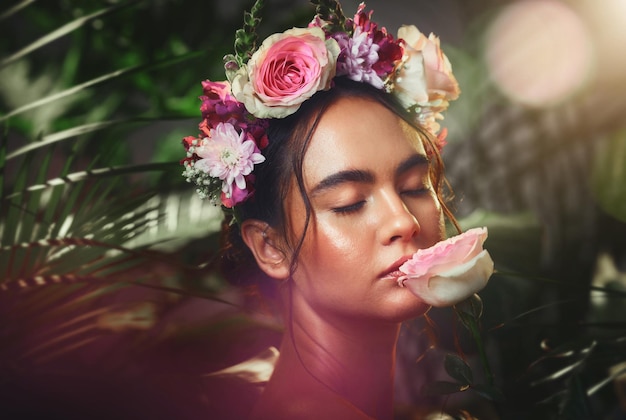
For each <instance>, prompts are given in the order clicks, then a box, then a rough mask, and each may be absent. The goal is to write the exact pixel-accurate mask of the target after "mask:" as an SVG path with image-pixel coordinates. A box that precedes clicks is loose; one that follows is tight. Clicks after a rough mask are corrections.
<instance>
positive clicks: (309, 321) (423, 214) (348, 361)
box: [247, 98, 444, 419]
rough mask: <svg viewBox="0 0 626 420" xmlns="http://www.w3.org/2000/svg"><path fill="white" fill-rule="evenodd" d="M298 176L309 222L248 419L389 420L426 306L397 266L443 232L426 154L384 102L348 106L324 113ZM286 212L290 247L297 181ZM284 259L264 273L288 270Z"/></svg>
mask: <svg viewBox="0 0 626 420" xmlns="http://www.w3.org/2000/svg"><path fill="white" fill-rule="evenodd" d="M303 175H304V182H305V187H306V190H307V193H308V195H309V197H310V200H311V206H312V208H313V216H312V218H311V223H310V225H309V228H308V230H307V232H306V238H305V241H304V244H303V247H302V249H301V252H300V255H299V257H298V266H297V269H296V271H295V273H294V275H293V278H292V279H291V280H288V279H287V277H288V275H287V274H281V275H276V274H275V275H274V277H277V278H278V280H280V281H286V283H284V284H283V286H284V287H283V288H282V291H283V292H284V293H283V297H284V302H285V303H286V305H285V306H286V310H285V313H286V315H285V320H286V324H287V326H286V332H285V336H284V339H283V342H282V344H281V348H280V357H279V359H278V362H277V365H276V368H275V370H274V374H273V376H272V378H271V379H270V381H269V383H268V385H267V386H266V388H265V391H264V393H263V395H262V397H261V398H260V400H259V403H258V404H257V406H256V407H255V410H254V411H253V415H252V418H255V419H261V418H272V419H320V418H324V419H326V418H327V419H368V418H369V419H371V418H376V419H391V418H392V413H393V410H392V407H393V377H394V366H395V351H396V342H397V339H398V334H399V331H400V323H401V322H402V321H405V320H408V319H411V318H413V317H416V316H419V315H421V314H423V313H424V311H425V310H426V309H427V308H428V306H427V305H426V304H424V303H423V302H421V301H420V300H419V298H417V297H416V296H415V295H414V294H412V293H411V292H410V291H409V290H407V288H402V287H399V286H398V283H397V278H398V277H399V276H400V275H402V274H403V273H401V272H400V271H398V267H399V266H400V265H401V264H402V263H404V262H405V261H406V260H407V259H409V258H410V257H411V256H412V255H413V253H414V252H415V251H416V250H417V249H420V248H426V247H429V246H431V245H434V244H435V243H436V242H438V241H439V240H441V239H442V238H443V231H444V230H443V217H442V211H441V206H440V204H439V202H438V200H437V198H436V195H435V193H434V192H433V191H432V186H431V182H430V178H429V166H428V159H427V158H426V153H425V152H424V147H423V145H422V143H421V141H420V139H419V137H418V135H417V133H416V131H415V130H414V129H412V128H411V127H410V126H408V124H406V123H405V122H403V121H402V120H401V119H400V118H399V117H398V116H396V115H395V114H394V113H392V112H391V111H389V110H387V109H386V108H385V107H383V106H382V105H380V104H378V103H377V102H374V101H372V100H366V99H360V98H344V99H340V100H339V101H338V102H337V103H335V104H334V105H333V106H331V107H330V108H329V109H328V110H327V111H326V113H325V114H324V115H323V116H322V119H321V120H320V124H319V126H318V128H317V130H316V131H315V133H314V135H313V137H312V139H311V144H310V146H309V148H308V150H307V152H306V154H305V157H304V162H303ZM285 205H286V211H287V220H288V223H289V230H290V232H291V235H290V238H289V242H290V243H291V244H293V243H295V242H296V240H297V239H298V238H299V237H300V235H301V233H302V230H303V229H304V220H305V207H304V204H303V201H302V198H301V197H300V193H299V191H298V189H297V186H296V185H295V181H294V184H293V185H292V188H291V190H290V192H289V195H288V197H287V200H286V204H285ZM249 226H251V227H250V228H249V231H250V232H257V238H258V235H259V234H258V231H259V230H261V229H260V228H258V227H255V226H254V225H253V224H252V223H249ZM260 226H263V224H260ZM278 242H281V241H280V238H278ZM247 243H249V244H250V243H254V234H250V237H249V238H248V242H247ZM257 244H260V245H259V249H262V250H265V252H267V253H268V254H270V256H273V255H274V254H275V253H274V252H273V251H272V249H273V245H274V242H272V247H270V248H269V251H268V247H267V245H266V241H265V240H257ZM275 245H276V246H277V248H281V249H283V250H285V249H287V247H286V246H285V244H284V243H276V244H275ZM285 254H287V256H288V255H289V254H288V252H285ZM261 260H262V258H261ZM286 260H287V261H288V260H289V258H286ZM281 261H282V260H281V259H280V258H279V259H278V260H277V261H276V263H275V264H266V265H262V267H265V268H264V269H265V270H266V272H267V273H268V274H270V275H272V273H285V270H284V269H283V270H282V271H281V270H280V269H274V266H276V265H278V266H280V265H281V264H283V263H282V262H281ZM290 301H291V303H292V304H291V305H290V304H289V302H290Z"/></svg>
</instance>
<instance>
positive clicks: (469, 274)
mask: <svg viewBox="0 0 626 420" xmlns="http://www.w3.org/2000/svg"><path fill="white" fill-rule="evenodd" d="M485 239H487V229H486V228H474V229H470V230H468V231H467V232H465V233H462V234H460V235H457V236H453V237H452V238H449V239H447V240H445V241H441V242H439V243H437V244H435V245H434V246H432V247H430V248H427V249H420V250H419V251H417V252H416V253H415V254H414V255H413V258H411V259H410V260H408V261H407V262H405V263H404V264H402V266H400V271H402V272H403V273H405V274H406V276H403V277H400V278H399V279H398V283H399V284H400V285H401V286H405V287H408V288H409V290H411V292H413V293H414V294H415V295H416V296H418V297H419V298H420V299H422V300H423V301H424V302H426V303H428V304H429V305H433V306H450V305H454V304H455V303H458V302H460V301H462V300H465V299H467V298H468V297H470V296H472V295H473V294H474V293H476V292H478V291H479V290H481V289H482V288H483V287H485V285H486V284H487V281H488V280H489V277H490V276H491V274H493V261H492V260H491V256H490V255H489V253H488V252H487V251H486V250H484V249H483V243H484V242H485Z"/></svg>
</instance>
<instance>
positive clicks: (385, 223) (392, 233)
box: [380, 191, 420, 245]
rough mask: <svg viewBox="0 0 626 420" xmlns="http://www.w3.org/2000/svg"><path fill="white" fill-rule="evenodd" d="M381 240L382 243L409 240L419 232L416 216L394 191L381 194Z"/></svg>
mask: <svg viewBox="0 0 626 420" xmlns="http://www.w3.org/2000/svg"><path fill="white" fill-rule="evenodd" d="M381 202H382V206H381V213H380V214H381V228H380V234H381V240H382V243H383V244H384V245H389V244H391V243H393V242H396V241H409V240H411V239H412V238H413V237H415V236H416V235H417V234H418V233H419V232H420V224H419V222H418V221H417V218H416V217H415V215H414V214H413V213H411V211H410V210H409V209H408V208H407V206H406V204H405V203H404V201H403V200H402V198H401V197H400V196H399V195H398V194H397V193H396V192H395V191H394V192H393V193H391V192H390V193H384V194H382V200H381Z"/></svg>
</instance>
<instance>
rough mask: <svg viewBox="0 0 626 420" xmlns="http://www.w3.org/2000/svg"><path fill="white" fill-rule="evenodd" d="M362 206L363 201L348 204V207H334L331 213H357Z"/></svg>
mask: <svg viewBox="0 0 626 420" xmlns="http://www.w3.org/2000/svg"><path fill="white" fill-rule="evenodd" d="M364 204H365V200H363V201H359V202H356V203H354V204H350V205H349V206H343V207H335V208H334V209H333V212H335V213H338V214H350V213H356V212H357V211H359V210H361V208H362V207H363V205H364Z"/></svg>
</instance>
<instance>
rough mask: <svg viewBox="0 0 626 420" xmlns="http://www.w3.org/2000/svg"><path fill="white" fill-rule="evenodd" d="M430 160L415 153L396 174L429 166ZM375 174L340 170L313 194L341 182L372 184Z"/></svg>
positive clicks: (328, 177) (397, 169)
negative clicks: (417, 167)
mask: <svg viewBox="0 0 626 420" xmlns="http://www.w3.org/2000/svg"><path fill="white" fill-rule="evenodd" d="M429 164H430V161H429V160H428V158H427V157H426V156H424V155H420V154H415V155H412V156H410V157H409V158H408V159H406V160H404V161H402V162H401V163H400V165H398V167H397V168H396V172H395V173H396V176H400V175H402V174H404V173H406V172H407V171H409V170H410V169H412V168H414V167H416V166H428V165H429ZM374 178H375V177H374V174H373V173H372V172H370V171H363V170H359V169H349V170H345V171H339V172H336V173H334V174H331V175H329V176H327V177H326V178H324V179H322V180H321V181H320V182H319V183H318V184H317V185H316V186H315V187H314V188H313V189H312V190H311V195H312V196H315V195H318V194H321V193H322V192H323V191H326V190H329V189H332V188H334V187H337V186H339V185H341V184H345V183H349V182H357V183H361V184H371V183H373V182H374Z"/></svg>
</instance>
